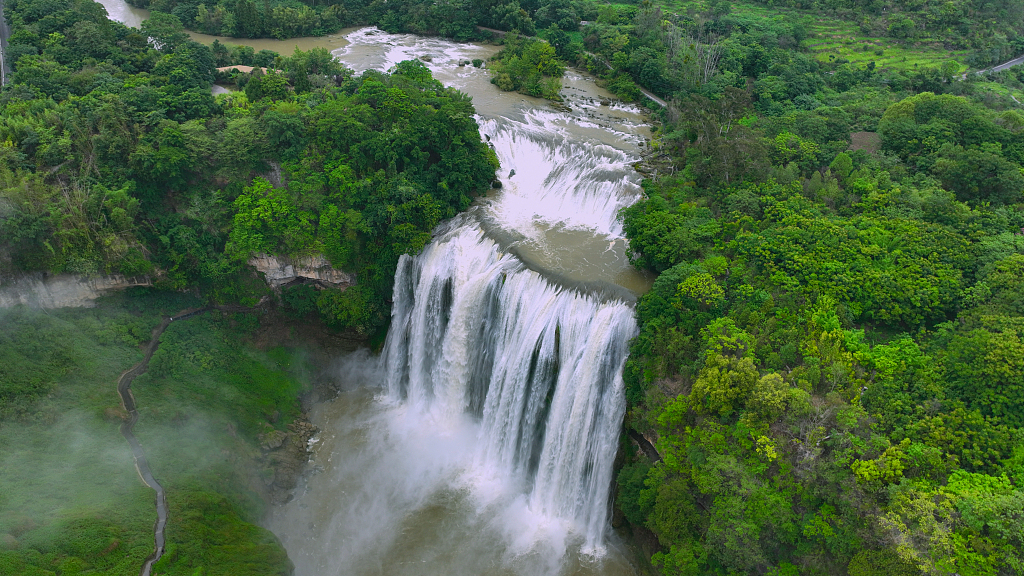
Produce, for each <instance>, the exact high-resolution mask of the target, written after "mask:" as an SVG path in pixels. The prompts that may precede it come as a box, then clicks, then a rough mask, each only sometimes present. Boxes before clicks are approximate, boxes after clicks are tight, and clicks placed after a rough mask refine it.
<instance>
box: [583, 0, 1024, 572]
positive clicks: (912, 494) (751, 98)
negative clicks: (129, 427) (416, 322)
mask: <svg viewBox="0 0 1024 576" xmlns="http://www.w3.org/2000/svg"><path fill="white" fill-rule="evenodd" d="M685 4H686V5H687V6H688V7H689V8H690V9H691V11H690V13H689V15H684V14H683V13H682V12H680V13H678V14H677V13H671V12H667V11H663V9H662V8H658V7H656V6H655V5H653V4H643V5H641V6H639V7H636V8H633V7H631V8H632V10H627V9H626V7H624V6H621V5H616V6H614V7H608V8H603V9H602V11H601V16H600V17H599V18H598V20H597V22H595V23H593V24H591V25H589V26H588V27H587V28H586V29H585V30H584V32H583V34H584V43H585V45H586V47H587V49H588V50H590V51H592V52H593V53H596V54H597V55H599V56H600V57H603V58H604V59H605V60H607V61H609V62H610V63H611V64H612V66H613V68H614V70H613V71H607V72H605V71H604V70H603V69H602V68H601V67H600V66H599V64H600V62H599V61H592V62H591V63H592V64H595V65H594V66H592V70H593V71H595V72H597V73H601V74H604V75H605V77H606V78H607V79H608V81H609V82H610V83H612V82H618V81H619V80H618V78H621V75H622V74H624V73H625V74H628V77H629V78H630V79H631V80H632V81H634V82H637V83H639V84H640V85H642V86H644V87H645V88H647V89H649V90H651V91H654V92H655V93H657V94H659V95H661V96H662V97H664V98H666V99H668V100H669V106H668V107H667V108H666V109H665V110H663V112H662V114H661V119H662V122H663V124H662V126H660V127H659V128H660V129H659V130H658V131H657V132H656V134H655V140H654V142H653V146H652V148H653V150H652V151H651V154H650V155H649V156H650V159H649V160H648V164H647V166H646V167H645V168H646V169H647V173H648V175H649V176H650V177H649V179H647V180H645V181H644V183H643V187H644V195H643V197H642V198H641V199H640V201H639V202H637V203H636V204H634V205H632V206H629V207H627V208H625V209H623V210H622V211H621V217H622V220H623V229H624V231H625V234H626V236H627V237H628V238H629V241H630V258H631V261H632V262H633V263H634V264H635V265H637V266H639V267H643V268H647V269H649V270H651V271H654V272H656V273H658V274H659V275H658V277H657V278H656V280H655V281H654V284H653V287H652V288H651V290H650V292H648V293H647V294H645V295H643V296H642V297H641V298H640V300H639V302H638V303H637V307H636V314H637V321H638V324H639V328H640V330H639V334H638V336H637V337H636V339H634V341H633V343H632V347H631V354H630V357H629V359H628V360H627V363H626V370H625V380H626V397H627V401H628V403H629V406H630V411H629V416H628V417H627V423H626V425H627V426H629V427H631V428H633V429H634V430H635V431H636V432H639V433H642V434H643V435H644V436H645V437H646V438H648V439H651V441H652V442H653V444H654V446H655V447H656V449H657V451H658V454H659V455H660V456H661V460H660V461H657V462H654V461H650V460H648V459H647V457H646V456H645V455H644V454H643V453H642V452H640V451H636V452H635V453H633V454H632V455H630V456H629V457H627V458H625V463H624V465H623V467H622V469H621V471H620V472H619V476H618V498H617V505H618V507H619V508H620V509H621V510H622V511H623V513H624V514H625V516H626V518H627V519H628V521H629V522H630V523H631V524H633V525H634V526H640V527H643V528H645V529H647V530H650V531H651V532H652V533H653V534H654V536H655V537H657V541H658V546H657V547H656V548H652V549H651V553H652V561H653V563H654V565H655V566H656V567H657V568H658V570H659V571H660V573H662V574H722V575H725V574H739V573H742V574H851V575H854V574H856V575H868V574H952V573H954V572H955V573H959V574H968V573H969V574H1012V573H1016V572H1019V571H1020V570H1021V564H1020V563H1021V558H1022V557H1024V542H1022V541H1021V540H1020V539H1019V538H1018V537H1017V533H1016V532H1014V530H1017V529H1018V528H1017V527H1018V526H1019V522H1020V515H1019V513H1018V512H1017V510H1018V508H1014V506H1016V504H1015V503H1016V502H1017V500H1016V499H1017V498H1019V492H1020V484H1019V482H1020V477H1021V476H1020V475H1019V473H1018V472H1017V471H1019V470H1021V469H1022V468H1021V467H1020V465H1019V462H1020V451H1019V449H1018V448H1016V446H1017V444H1018V443H1019V442H1020V441H1021V439H1022V438H1024V422H1022V421H1021V419H1020V414H1022V413H1024V406H1021V405H1020V403H1019V399H1020V398H1021V397H1022V394H1021V391H1020V390H1019V388H1020V386H1021V385H1022V383H1024V380H1022V378H1024V365H1021V363H1020V361H1019V358H1021V357H1024V348H1022V341H1021V336H1020V335H1021V331H1022V330H1024V324H1021V322H1022V314H1024V308H1022V305H1021V302H1022V293H1021V288H1020V287H1021V285H1022V280H1024V244H1022V243H1021V241H1020V239H1021V238H1022V236H1021V231H1022V227H1024V197H1022V191H1024V180H1022V177H1021V174H1022V173H1024V172H1022V161H1024V157H1022V156H1021V155H1020V150H1024V147H1022V146H1021V144H1020V142H1019V138H1020V134H1021V126H1022V125H1024V124H1022V123H1021V122H1020V121H1019V118H1018V115H1017V113H1016V112H1012V111H1007V108H1008V107H1011V106H1013V104H1012V103H1008V102H1006V101H1003V100H999V99H996V98H993V97H992V96H991V95H990V94H988V93H985V92H982V91H981V90H979V88H978V86H977V84H978V83H977V81H976V80H975V79H974V78H973V77H972V76H968V77H966V78H963V79H960V78H959V70H960V68H959V65H957V66H956V67H954V66H953V65H952V64H950V65H949V66H947V67H945V68H943V69H936V70H931V71H929V70H924V69H919V70H916V71H913V72H908V71H907V70H905V69H904V70H902V71H901V70H897V69H894V68H892V67H890V68H889V69H887V70H881V69H878V68H877V67H876V66H874V65H873V64H869V65H867V66H864V65H863V64H860V65H851V64H850V63H848V62H843V61H839V60H835V61H834V62H822V61H820V60H817V59H815V58H813V56H812V54H811V50H808V49H807V48H812V49H813V47H805V46H801V45H800V42H801V40H802V37H803V36H805V35H806V30H801V28H802V27H803V26H804V23H803V22H801V21H800V20H799V15H800V14H802V12H796V11H795V10H794V11H787V12H780V11H779V8H773V9H763V8H751V7H750V6H749V5H747V4H742V9H743V11H744V13H745V14H748V15H736V16H733V15H730V14H728V10H727V9H717V8H716V5H719V4H724V3H714V2H711V3H706V4H703V5H701V6H699V7H698V6H694V5H690V4H689V3H685ZM783 4H787V5H790V6H792V7H794V9H807V8H811V7H814V8H815V9H817V10H820V11H822V12H820V13H826V14H829V15H830V17H835V18H854V17H856V18H858V19H859V18H863V22H862V25H863V26H865V27H869V28H870V27H877V26H878V25H879V23H880V22H887V23H888V24H890V25H892V27H891V29H890V31H889V32H891V34H893V35H904V36H906V37H907V38H908V39H910V38H916V39H921V38H923V36H922V34H923V32H922V30H928V33H929V34H935V35H938V36H944V35H945V34H947V33H948V30H946V29H941V30H939V29H937V28H934V27H933V26H934V23H933V21H931V20H928V24H926V25H924V26H921V25H920V24H919V22H923V21H925V20H926V19H927V18H923V19H922V20H920V21H919V20H917V18H919V17H923V15H924V14H925V13H927V14H929V15H931V16H934V15H935V14H936V13H937V11H938V10H939V5H934V6H931V5H929V7H930V8H933V9H932V10H926V9H924V8H921V6H924V5H923V4H920V3H917V4H911V3H901V2H889V3H882V4H878V3H874V4H872V5H867V4H864V5H861V4H859V3H856V2H854V3H849V2H848V3H845V4H844V3H835V2H814V1H813V0H812V1H810V2H788V3H787V2H775V5H776V6H779V5H783ZM925 4H927V3H925ZM667 5H670V3H667V2H666V3H663V6H667ZM954 5H956V6H959V5H957V4H956V3H946V4H945V5H944V6H945V7H946V8H949V7H951V6H954ZM731 6H732V7H733V9H734V10H735V9H736V8H737V6H738V5H737V4H735V3H733V4H732V5H731ZM882 8H884V9H885V10H884V11H881V9H882ZM961 8H963V7H961ZM949 9H951V8H949ZM964 9H966V8H964ZM971 9H972V10H976V11H978V12H984V11H985V10H988V9H989V7H982V6H980V5H978V6H973V7H972V8H971ZM694 10H698V11H701V12H699V15H700V18H691V17H690V16H691V15H693V14H694ZM755 10H760V12H757V13H758V14H762V17H761V18H752V17H750V16H749V14H751V13H754V11H755ZM779 13H784V14H786V17H778V18H775V17H772V16H774V15H775V14H779ZM765 16H768V17H765ZM791 16H792V17H791ZM931 16H929V18H930V17H931ZM950 18H951V19H950V20H949V21H950V22H953V21H956V20H957V18H956V17H953V16H950ZM911 19H913V20H914V21H915V22H917V23H915V24H913V25H911V24H908V22H909V20H911ZM655 23H658V24H655ZM1004 24H1005V26H1006V27H1004V29H1007V30H1008V29H1010V28H1009V27H1016V29H1018V30H1019V29H1020V22H1017V21H1012V22H1007V23H1004ZM970 26H976V25H975V24H971V25H970ZM977 26H979V27H982V26H984V27H988V26H990V25H989V24H985V25H977ZM709 30H711V31H713V35H709V34H708V31H709ZM1015 33H1016V32H1015ZM681 38H690V39H703V40H702V41H700V42H697V43H696V44H695V45H694V47H692V48H691V47H688V46H686V45H685V44H683V43H681V42H678V41H679V39H681ZM677 42H678V43H677ZM951 42H961V43H962V44H963V45H966V44H969V45H972V46H979V47H980V46H983V45H985V44H986V43H987V41H986V40H981V39H980V38H978V39H972V40H966V39H963V38H959V39H957V40H955V41H953V40H951ZM697 47H700V48H701V50H702V51H703V52H702V53H703V54H704V55H705V56H707V55H708V54H713V53H714V50H712V48H713V47H717V48H716V49H718V50H720V51H721V52H720V59H719V60H718V61H717V64H716V66H717V68H716V71H715V73H714V74H712V75H711V76H710V77H709V78H707V79H701V80H700V81H697V80H695V79H694V78H695V77H694V76H693V75H692V74H689V73H688V72H687V66H688V65H690V64H691V63H692V62H694V60H693V59H694V58H696V56H697V55H696V48H697ZM1019 49H1020V50H1024V46H1021V47H1020V48H1019ZM687 50H690V52H688V53H687ZM709 50H710V51H709ZM1007 55H1009V53H1003V56H1007ZM688 58H689V60H688ZM986 58H987V57H986ZM993 58H995V56H993ZM698 61H699V60H698ZM986 61H988V60H987V59H986ZM645 66H646V70H645ZM1007 82H1008V83H1009V81H1007ZM1011 510H1012V511H1011Z"/></svg>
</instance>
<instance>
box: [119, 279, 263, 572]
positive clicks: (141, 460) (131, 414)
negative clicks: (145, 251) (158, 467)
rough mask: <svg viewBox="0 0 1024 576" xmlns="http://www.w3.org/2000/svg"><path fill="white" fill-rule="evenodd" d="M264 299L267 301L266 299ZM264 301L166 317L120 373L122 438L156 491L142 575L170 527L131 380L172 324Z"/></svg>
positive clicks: (141, 370)
mask: <svg viewBox="0 0 1024 576" xmlns="http://www.w3.org/2000/svg"><path fill="white" fill-rule="evenodd" d="M264 300H265V299H264ZM264 300H261V301H260V302H259V304H257V305H256V306H254V307H247V306H207V307H205V308H187V309H185V310H182V311H181V312H179V313H178V314H177V315H176V316H171V317H169V318H165V319H164V321H163V322H161V323H160V325H159V326H157V327H156V328H154V329H153V332H152V337H151V338H150V340H149V344H147V345H146V355H145V356H144V357H143V358H142V361H141V362H139V363H138V364H136V365H135V366H132V367H131V368H129V369H128V370H125V371H124V373H122V374H121V377H120V378H118V379H117V393H118V395H120V396H121V406H123V407H124V409H125V411H126V412H127V413H128V419H127V420H125V421H123V422H121V435H122V436H124V439H125V440H127V441H128V445H129V446H131V449H132V456H133V457H134V458H135V470H136V471H138V473H139V478H141V479H142V482H143V483H144V484H145V485H146V486H149V487H150V488H152V489H153V491H154V492H156V524H155V525H154V526H153V538H154V543H155V546H154V548H153V553H152V554H150V555H149V556H148V557H147V558H146V561H145V562H144V563H143V564H142V569H141V570H140V572H139V574H140V576H150V573H151V571H152V569H153V564H154V563H155V562H156V561H157V560H159V559H160V557H161V556H163V555H164V550H165V544H166V538H165V536H164V529H165V528H166V526H167V493H166V491H165V490H164V487H163V486H161V485H160V482H158V481H157V479H156V478H155V477H154V476H153V471H152V470H151V469H150V467H149V460H147V459H146V453H145V452H144V451H143V450H142V445H141V444H140V443H139V440H138V439H137V438H136V437H135V434H134V433H133V432H132V429H133V428H135V423H136V422H138V421H139V410H138V407H137V406H136V404H135V396H133V395H132V390H131V386H132V381H134V380H135V378H136V377H138V376H140V375H142V374H143V373H145V372H146V370H147V369H148V368H149V361H150V360H151V359H152V358H153V354H154V353H155V352H156V349H157V348H158V347H159V346H160V336H161V335H162V334H163V333H164V330H166V329H167V327H168V326H170V325H171V322H174V321H175V320H185V319H188V318H192V317H194V316H198V315H200V314H203V313H205V312H209V311H211V310H220V311H223V312H251V311H253V310H255V309H256V307H258V306H260V305H261V304H263V303H264Z"/></svg>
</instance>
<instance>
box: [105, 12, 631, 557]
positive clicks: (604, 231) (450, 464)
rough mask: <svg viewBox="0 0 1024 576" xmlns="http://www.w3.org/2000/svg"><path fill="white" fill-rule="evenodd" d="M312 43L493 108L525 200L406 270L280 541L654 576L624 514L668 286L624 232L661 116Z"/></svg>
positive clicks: (575, 82) (422, 52)
mask: <svg viewBox="0 0 1024 576" xmlns="http://www.w3.org/2000/svg"><path fill="white" fill-rule="evenodd" d="M104 4H105V5H106V7H107V9H108V12H109V13H110V14H111V15H112V17H115V18H120V19H123V20H124V21H125V22H127V23H132V21H131V20H130V19H128V18H125V15H134V16H136V17H137V16H138V15H140V14H143V15H144V13H143V12H142V11H137V10H134V9H130V8H129V7H127V6H126V5H121V4H120V3H117V4H115V3H114V0H106V1H105V2H104ZM136 22H137V21H136ZM198 36H199V35H193V37H197V39H199V40H201V41H202V40H204V38H198ZM339 37H340V38H339ZM207 40H208V39H207ZM256 42H257V43H258V44H259V47H260V48H263V47H268V46H267V44H268V43H269V44H273V43H275V41H268V40H260V41H256ZM306 42H312V44H308V43H306ZM280 44H281V46H280V47H276V46H270V47H272V48H273V49H276V50H278V51H280V52H282V53H286V52H288V51H290V47H291V46H292V45H294V44H296V42H294V41H283V42H280ZM286 44H287V45H288V48H285V45H286ZM339 44H340V45H341V47H340V48H336V46H338V45H339ZM301 45H302V46H304V47H306V48H307V49H308V48H309V47H314V46H317V45H322V46H327V47H329V48H332V49H333V54H334V56H335V57H337V58H338V59H340V60H341V61H342V62H343V63H344V64H345V65H346V66H348V67H350V68H352V69H354V70H355V71H356V72H360V71H362V70H365V69H378V70H387V69H389V68H391V67H392V66H394V64H396V63H397V62H399V61H402V60H408V59H414V58H415V59H419V60H421V61H423V62H425V63H427V65H428V67H429V68H430V69H431V72H432V73H433V75H434V77H435V78H437V79H438V80H440V81H442V82H443V83H444V84H445V85H449V86H454V87H456V88H458V89H460V90H462V91H464V92H466V93H468V94H470V95H471V96H472V97H473V102H474V106H475V108H476V110H477V113H478V118H477V119H478V122H479V123H480V125H481V133H482V134H483V135H484V136H485V138H486V139H487V140H488V141H489V142H490V144H491V145H492V147H493V149H494V150H495V152H496V153H497V155H498V158H499V160H500V161H501V172H500V176H501V180H502V184H503V185H502V188H501V189H500V191H494V192H492V194H491V196H490V197H488V198H485V199H482V200H480V201H478V202H477V204H476V205H475V206H474V207H473V208H471V209H470V211H469V212H467V213H465V214H463V215H460V216H458V217H456V218H455V219H454V220H452V221H449V222H446V223H443V224H442V225H441V227H440V228H439V229H438V230H436V231H435V237H434V240H433V242H432V243H431V244H430V245H428V246H427V248H425V249H424V250H423V252H422V253H420V254H419V255H416V256H403V257H402V259H401V261H400V264H399V271H398V274H397V275H396V278H395V291H394V297H393V300H394V305H393V311H392V320H391V328H390V331H389V335H388V340H387V342H386V344H385V346H384V350H383V352H382V354H381V357H380V358H379V359H378V358H375V357H370V356H359V355H355V356H353V357H350V358H347V359H343V360H341V366H342V367H343V368H342V369H341V374H340V376H339V378H340V379H341V381H342V392H341V393H340V395H339V396H338V398H336V399H334V400H333V401H329V402H324V403H320V404H316V405H314V406H313V407H312V409H311V415H310V416H311V419H312V421H313V422H314V423H315V424H316V425H317V426H318V427H319V428H320V429H321V430H322V432H321V434H320V437H319V438H317V439H314V440H317V441H316V442H315V443H314V444H313V445H312V449H313V454H314V456H313V459H312V461H311V469H312V472H311V474H310V475H309V477H308V478H307V479H306V480H305V481H304V482H303V483H302V484H301V485H300V488H299V489H298V490H297V491H296V495H295V498H294V499H293V500H292V501H291V502H289V503H287V504H284V505H281V506H277V507H275V508H274V509H273V510H272V512H271V521H270V524H269V527H270V528H271V530H272V531H273V532H274V533H275V534H276V535H277V536H278V537H279V538H280V539H281V540H282V542H283V543H284V545H285V548H286V549H287V550H288V553H289V556H290V558H291V560H292V561H293V562H294V564H295V566H296V574H299V575H313V574H339V575H340V574H423V573H435V574H441V573H444V574H467V575H468V574H479V573H494V574H524V575H525V574H603V575H609V576H610V575H618V574H633V573H635V569H634V568H633V567H632V566H631V565H630V562H631V561H630V555H631V552H630V551H629V550H628V548H627V547H626V546H625V545H624V544H623V543H622V542H621V541H620V540H619V539H618V538H617V537H616V536H615V535H614V534H612V533H611V531H610V529H609V517H608V512H609V510H610V499H611V494H610V489H611V487H612V463H613V460H614V458H615V454H616V452H617V450H618V448H619V435H620V426H621V422H622V417H623V413H624V410H625V400H624V396H623V382H622V367H623V364H624V362H625V359H626V355H627V352H628V343H629V340H630V338H631V337H632V336H633V335H634V333H635V331H636V326H635V321H634V319H633V311H632V303H633V302H634V301H635V299H636V296H637V295H638V294H641V293H643V292H644V291H645V290H646V289H647V288H648V287H649V284H650V281H651V279H650V277H649V276H647V275H644V274H642V273H640V272H638V271H637V270H635V269H634V268H633V267H632V266H630V264H629V262H628V260H627V258H626V242H625V240H624V239H623V238H622V230H621V224H620V223H619V222H618V220H617V212H618V210H619V209H620V208H622V207H624V206H626V205H628V204H630V203H632V202H633V201H634V200H635V199H636V198H637V197H638V195H639V186H638V183H639V177H638V175H637V174H636V173H635V172H634V171H633V169H632V167H631V164H632V163H633V162H635V161H636V159H637V157H638V150H639V148H638V145H639V144H641V143H642V142H643V140H644V138H645V137H647V136H648V133H647V129H646V126H645V124H644V119H643V117H642V115H641V113H640V111H639V110H637V109H635V108H633V107H631V106H625V105H619V104H614V105H609V104H608V100H609V96H610V95H609V94H607V93H606V92H603V91H601V90H600V89H599V88H597V87H596V86H595V85H594V83H593V80H591V79H589V78H586V77H583V76H581V75H579V74H578V73H576V72H572V71H570V72H569V73H568V75H567V77H566V79H565V88H564V89H563V96H564V98H565V103H564V105H563V106H557V107H555V106H552V105H550V104H549V103H547V102H545V101H541V100H536V99H532V98H529V97H524V96H521V95H518V94H510V93H502V92H499V91H498V90H497V89H496V88H495V87H493V86H492V85H491V84H490V83H489V82H488V77H487V72H486V70H480V69H476V68H473V67H469V66H460V65H459V64H460V63H461V62H463V61H467V60H470V59H472V58H486V57H487V56H489V55H490V54H492V53H493V51H494V48H492V47H489V46H476V45H467V44H456V43H453V42H450V41H446V40H441V39H435V38H421V37H416V36H411V35H393V34H387V33H384V32H381V31H379V30H376V29H373V28H364V29H359V30H354V31H344V32H343V35H342V34H339V35H337V36H335V37H327V38H324V39H308V40H307V39H304V40H303V43H302V44H301ZM602 101H604V102H605V103H604V104H602V103H601V102H602Z"/></svg>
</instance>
